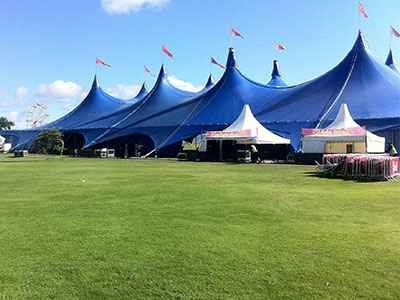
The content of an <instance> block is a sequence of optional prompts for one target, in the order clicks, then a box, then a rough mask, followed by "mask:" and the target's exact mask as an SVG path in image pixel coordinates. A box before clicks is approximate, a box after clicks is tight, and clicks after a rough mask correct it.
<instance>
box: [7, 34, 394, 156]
mask: <svg viewBox="0 0 400 300" xmlns="http://www.w3.org/2000/svg"><path fill="white" fill-rule="evenodd" d="M387 63H388V65H389V66H390V67H393V66H394V64H393V56H392V53H391V52H390V53H389V57H388V61H387ZM144 94H145V93H143V95H144ZM343 103H346V104H347V105H348V107H349V109H350V111H351V113H352V115H353V117H354V119H355V120H356V122H357V123H359V124H361V125H365V126H367V128H368V130H370V131H373V132H377V133H378V134H380V135H383V136H385V137H386V138H387V141H388V142H391V143H394V144H396V145H397V146H398V147H399V146H400V129H399V128H400V76H398V74H397V73H396V72H393V70H391V69H390V68H388V67H387V66H386V65H384V64H381V63H379V62H378V61H377V60H376V59H375V58H374V57H373V56H372V55H371V53H370V52H369V50H368V48H367V47H366V44H365V42H364V39H363V36H362V34H361V32H359V34H358V36H357V39H356V41H355V43H354V45H353V47H352V49H351V50H350V52H349V53H348V54H347V55H346V56H345V58H344V59H343V60H342V61H341V62H340V63H339V64H338V65H337V66H336V67H334V68H333V69H331V70H330V71H328V72H327V73H325V74H323V75H322V76H319V77H318V78H315V79H313V80H311V81H308V82H305V83H302V84H299V85H295V86H287V85H286V84H285V82H284V81H283V80H282V79H281V75H280V73H279V69H278V65H277V63H276V61H274V64H273V71H272V74H271V80H270V81H269V83H268V84H267V85H263V84H259V83H256V82H254V81H252V80H250V79H248V78H247V77H245V76H244V75H243V74H242V73H241V72H240V71H239V69H238V68H237V64H236V59H235V55H234V51H233V49H230V50H229V54H228V59H227V64H226V69H225V72H224V74H223V76H222V77H221V79H220V80H219V81H218V82H217V83H216V84H213V83H212V80H211V77H210V78H209V80H208V82H207V85H206V87H205V88H204V89H203V90H202V91H200V92H197V93H191V92H187V91H182V90H179V89H177V88H176V87H174V86H173V85H172V84H171V83H170V82H169V81H168V77H167V76H166V74H165V71H164V68H163V67H161V70H160V72H159V75H158V77H157V81H156V84H155V86H154V87H153V89H152V90H151V91H150V92H149V93H148V94H145V96H143V97H140V99H137V100H135V101H134V102H128V103H127V102H126V101H125V102H122V101H121V100H118V99H115V98H113V97H111V96H108V95H106V94H105V93H104V92H102V91H101V89H100V88H99V87H98V85H97V81H96V80H95V82H94V84H93V87H92V90H91V92H90V93H89V95H88V97H87V99H85V100H84V101H83V102H82V103H81V104H80V105H79V106H78V107H77V108H76V109H75V110H74V111H72V112H71V113H70V114H68V115H66V116H65V117H63V118H61V119H59V120H57V121H55V122H53V123H51V124H50V125H47V126H44V128H50V127H56V126H57V128H60V129H61V130H66V131H76V132H78V133H79V134H81V135H83V136H84V138H85V145H86V146H87V147H89V146H95V145H97V144H102V143H109V142H113V141H115V140H124V142H131V141H132V136H135V135H141V136H146V137H148V138H149V140H151V141H152V143H153V146H152V147H153V148H155V149H161V148H164V147H167V146H170V145H173V144H175V143H177V142H180V141H182V140H183V139H187V138H190V137H193V136H196V135H198V134H200V133H203V132H205V131H208V130H220V129H224V128H225V127H227V126H229V125H230V124H231V123H232V122H233V121H234V120H235V118H236V117H237V116H238V115H239V114H240V112H241V110H242V108H243V106H244V105H245V104H249V105H250V107H251V110H252V112H253V113H254V115H255V116H256V118H257V119H258V120H259V121H260V122H261V123H262V124H263V126H264V127H266V128H268V129H269V130H272V131H274V132H275V133H277V134H279V135H281V136H284V137H286V138H290V139H291V142H292V146H293V147H294V148H295V149H296V150H299V149H300V137H301V129H302V128H314V127H320V128H323V127H324V126H326V125H327V124H329V123H330V122H331V121H332V120H333V119H334V118H335V116H336V114H337V112H338V110H339V108H340V106H341V104H343ZM20 132H21V133H20V134H21V136H22V135H24V139H25V138H26V137H27V136H29V135H30V134H31V132H32V131H20ZM1 134H2V135H5V136H7V133H1Z"/></svg>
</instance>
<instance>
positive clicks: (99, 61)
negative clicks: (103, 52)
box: [96, 57, 111, 68]
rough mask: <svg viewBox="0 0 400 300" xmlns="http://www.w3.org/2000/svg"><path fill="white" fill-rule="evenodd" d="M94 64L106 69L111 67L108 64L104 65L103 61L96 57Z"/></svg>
mask: <svg viewBox="0 0 400 300" xmlns="http://www.w3.org/2000/svg"><path fill="white" fill-rule="evenodd" d="M96 64H97V65H102V66H103V67H108V68H111V65H109V64H108V63H106V62H105V61H104V60H102V59H100V58H98V57H96Z"/></svg>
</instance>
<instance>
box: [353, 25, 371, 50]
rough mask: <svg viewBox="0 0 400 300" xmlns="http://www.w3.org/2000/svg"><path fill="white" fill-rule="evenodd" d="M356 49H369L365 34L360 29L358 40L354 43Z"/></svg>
mask: <svg viewBox="0 0 400 300" xmlns="http://www.w3.org/2000/svg"><path fill="white" fill-rule="evenodd" d="M353 48H355V49H367V48H368V47H367V42H366V41H365V38H364V35H363V33H362V31H361V30H358V35H357V39H356V42H355V44H354V47H353Z"/></svg>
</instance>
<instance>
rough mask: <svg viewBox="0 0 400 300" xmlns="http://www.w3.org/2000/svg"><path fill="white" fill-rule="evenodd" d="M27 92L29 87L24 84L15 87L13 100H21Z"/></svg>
mask: <svg viewBox="0 0 400 300" xmlns="http://www.w3.org/2000/svg"><path fill="white" fill-rule="evenodd" d="M28 94H29V89H27V88H26V87H24V86H19V87H17V90H16V91H15V100H17V101H22V100H23V99H24V98H25V97H26V96H28Z"/></svg>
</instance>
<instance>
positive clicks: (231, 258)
mask: <svg viewBox="0 0 400 300" xmlns="http://www.w3.org/2000/svg"><path fill="white" fill-rule="evenodd" d="M312 171H313V168H312V167H308V166H292V165H237V164H220V163H210V164H209V163H189V162H176V161H173V160H157V161H155V160H147V161H143V160H100V159H72V158H57V157H26V158H23V159H16V158H12V157H10V156H0V197H1V198H0V299H24V298H29V299H48V298H54V299H111V298H113V299H158V298H160V299H354V298H364V299H399V298H400V184H398V183H382V182H380V183H356V182H353V181H343V180H335V179H321V178H317V177H315V176H312V175H311V172H312Z"/></svg>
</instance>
